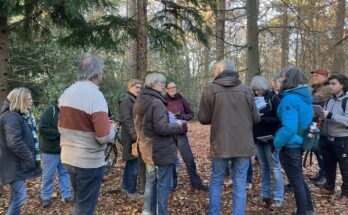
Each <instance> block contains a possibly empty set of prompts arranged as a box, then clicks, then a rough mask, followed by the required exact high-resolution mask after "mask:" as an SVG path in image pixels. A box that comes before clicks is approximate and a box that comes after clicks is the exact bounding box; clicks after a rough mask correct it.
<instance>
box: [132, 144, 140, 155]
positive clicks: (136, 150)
mask: <svg viewBox="0 0 348 215" xmlns="http://www.w3.org/2000/svg"><path fill="white" fill-rule="evenodd" d="M131 154H132V156H133V157H135V158H137V157H139V148H138V142H134V143H132V151H131Z"/></svg>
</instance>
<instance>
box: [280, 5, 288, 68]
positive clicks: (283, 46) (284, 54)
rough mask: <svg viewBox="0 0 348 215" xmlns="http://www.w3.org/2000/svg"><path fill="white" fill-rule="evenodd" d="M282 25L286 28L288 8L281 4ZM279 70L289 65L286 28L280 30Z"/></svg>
mask: <svg viewBox="0 0 348 215" xmlns="http://www.w3.org/2000/svg"><path fill="white" fill-rule="evenodd" d="M282 9H283V14H282V24H283V26H288V8H287V5H286V4H283V8H282ZM281 35H282V38H281V49H282V55H281V68H284V67H286V66H288V64H289V30H288V28H282V32H281Z"/></svg>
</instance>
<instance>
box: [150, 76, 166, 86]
mask: <svg viewBox="0 0 348 215" xmlns="http://www.w3.org/2000/svg"><path fill="white" fill-rule="evenodd" d="M160 81H162V82H165V81H166V77H164V75H162V74H161V73H149V74H148V75H147V76H146V78H145V86H146V87H151V88H152V87H153V86H154V84H155V83H157V82H160Z"/></svg>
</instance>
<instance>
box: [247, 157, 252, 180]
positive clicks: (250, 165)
mask: <svg viewBox="0 0 348 215" xmlns="http://www.w3.org/2000/svg"><path fill="white" fill-rule="evenodd" d="M247 183H249V184H252V183H253V163H252V162H251V158H250V159H249V168H248V172H247Z"/></svg>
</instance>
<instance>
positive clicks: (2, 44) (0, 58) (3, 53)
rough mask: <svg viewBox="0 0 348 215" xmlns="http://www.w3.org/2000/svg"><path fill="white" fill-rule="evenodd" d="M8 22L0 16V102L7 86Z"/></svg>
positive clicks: (0, 102)
mask: <svg viewBox="0 0 348 215" xmlns="http://www.w3.org/2000/svg"><path fill="white" fill-rule="evenodd" d="M8 33H9V31H8V24H7V18H6V17H4V16H0V77H1V78H0V104H2V102H3V101H4V99H5V98H6V96H7V94H8V91H9V88H8V61H9V49H8V42H9V41H8Z"/></svg>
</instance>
